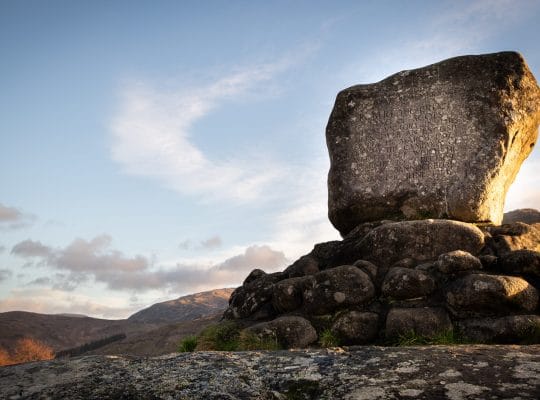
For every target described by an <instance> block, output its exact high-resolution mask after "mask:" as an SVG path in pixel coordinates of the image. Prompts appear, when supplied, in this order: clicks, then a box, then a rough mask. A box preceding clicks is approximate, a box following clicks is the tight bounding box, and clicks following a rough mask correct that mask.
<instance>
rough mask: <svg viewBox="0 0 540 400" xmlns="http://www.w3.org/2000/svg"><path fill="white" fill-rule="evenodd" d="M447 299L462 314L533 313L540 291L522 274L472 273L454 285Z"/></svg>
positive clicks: (449, 304)
mask: <svg viewBox="0 0 540 400" xmlns="http://www.w3.org/2000/svg"><path fill="white" fill-rule="evenodd" d="M446 302H447V304H448V306H449V307H450V309H451V310H452V311H453V312H454V313H455V314H456V315H458V316H461V315H470V314H472V315H498V314H499V315H500V314H501V313H508V312H513V311H519V312H530V311H533V310H535V309H536V307H537V305H538V292H537V291H536V289H535V288H534V287H533V286H532V285H530V284H529V283H528V282H527V281H526V280H524V279H522V278H519V277H515V276H505V275H487V274H470V275H467V276H464V277H462V278H460V279H457V280H456V281H454V282H453V283H452V284H451V285H450V287H449V290H448V291H447V292H446Z"/></svg>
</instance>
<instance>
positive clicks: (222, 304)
mask: <svg viewBox="0 0 540 400" xmlns="http://www.w3.org/2000/svg"><path fill="white" fill-rule="evenodd" d="M232 291H233V289H216V290H211V291H208V292H202V293H196V294H192V295H188V296H183V297H180V298H178V299H176V300H170V301H165V302H163V303H158V304H154V305H152V306H150V307H148V308H146V309H144V310H141V311H139V312H137V313H135V314H133V315H132V316H130V317H129V318H128V319H123V320H107V319H99V318H91V317H87V316H82V315H59V314H56V315H48V314H38V313H31V312H25V311H10V312H5V313H0V348H3V349H6V350H8V351H12V350H13V349H14V347H15V344H16V342H17V340H19V339H22V338H32V339H36V340H38V341H40V342H42V343H43V344H45V345H47V346H49V347H51V348H52V349H53V351H55V352H58V351H61V350H66V349H72V348H76V347H79V346H83V345H87V344H89V343H91V342H95V341H100V340H102V339H106V338H110V337H113V336H118V335H120V334H122V335H125V336H126V337H125V339H122V340H118V341H115V342H114V343H111V344H108V345H105V346H103V347H100V348H99V349H98V350H99V353H100V354H121V353H128V354H135V355H138V354H140V355H147V354H165V353H167V352H170V351H174V350H175V349H176V345H177V343H178V342H179V341H180V340H181V339H182V338H183V337H185V336H188V335H192V334H196V333H197V332H199V331H200V330H201V329H203V328H204V327H206V326H207V325H209V324H211V323H213V322H215V321H218V320H219V319H220V318H221V315H222V314H223V311H224V310H225V309H226V308H227V303H228V298H229V296H230V294H231V293H232ZM98 350H93V351H94V352H97V351H98ZM107 351H109V352H107Z"/></svg>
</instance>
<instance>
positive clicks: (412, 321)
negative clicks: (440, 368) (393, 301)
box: [386, 307, 453, 338]
mask: <svg viewBox="0 0 540 400" xmlns="http://www.w3.org/2000/svg"><path fill="white" fill-rule="evenodd" d="M452 329H453V327H452V322H451V321H450V317H449V316H448V313H447V312H446V311H445V309H444V308H437V307H423V308H392V309H391V310H390V311H389V312H388V316H387V317H386V337H388V338H395V337H398V336H400V335H406V334H409V333H411V332H414V333H415V334H417V335H419V336H424V337H432V336H435V335H437V334H441V333H443V332H447V331H450V330H452Z"/></svg>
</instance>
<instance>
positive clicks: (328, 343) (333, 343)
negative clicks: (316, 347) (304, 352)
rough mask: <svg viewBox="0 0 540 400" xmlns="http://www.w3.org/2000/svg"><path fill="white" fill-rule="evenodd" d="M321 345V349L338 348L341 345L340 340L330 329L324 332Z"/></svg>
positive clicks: (320, 341)
mask: <svg viewBox="0 0 540 400" xmlns="http://www.w3.org/2000/svg"><path fill="white" fill-rule="evenodd" d="M319 344H320V346H321V347H323V348H326V347H337V346H339V345H340V341H339V338H338V337H337V336H336V335H335V334H334V332H332V331H331V330H330V329H325V330H324V331H322V333H321V335H320V337H319Z"/></svg>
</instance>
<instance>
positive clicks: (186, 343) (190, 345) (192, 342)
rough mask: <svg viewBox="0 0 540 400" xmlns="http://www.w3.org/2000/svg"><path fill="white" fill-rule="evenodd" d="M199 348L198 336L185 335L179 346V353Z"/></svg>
mask: <svg viewBox="0 0 540 400" xmlns="http://www.w3.org/2000/svg"><path fill="white" fill-rule="evenodd" d="M196 348H197V336H187V337H185V338H184V339H183V340H182V341H181V342H180V345H179V346H178V352H179V353H191V352H192V351H195V349H196Z"/></svg>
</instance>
